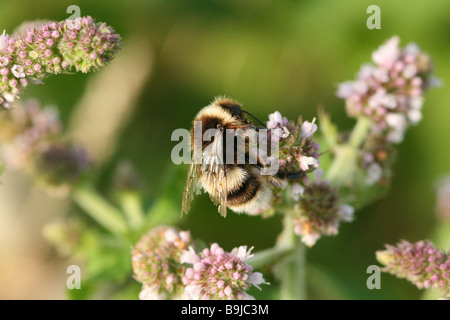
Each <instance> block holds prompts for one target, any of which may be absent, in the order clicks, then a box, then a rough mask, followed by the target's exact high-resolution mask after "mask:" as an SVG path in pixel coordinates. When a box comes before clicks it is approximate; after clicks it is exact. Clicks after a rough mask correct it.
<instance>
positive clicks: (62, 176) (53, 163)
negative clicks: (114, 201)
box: [0, 100, 90, 196]
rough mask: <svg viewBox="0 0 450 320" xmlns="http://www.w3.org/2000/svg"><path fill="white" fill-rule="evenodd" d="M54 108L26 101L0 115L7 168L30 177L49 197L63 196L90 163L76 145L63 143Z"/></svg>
mask: <svg viewBox="0 0 450 320" xmlns="http://www.w3.org/2000/svg"><path fill="white" fill-rule="evenodd" d="M62 133H63V128H62V124H61V121H60V119H59V115H58V112H57V109H55V108H52V107H46V108H42V107H41V106H40V104H39V103H38V102H37V101H34V100H29V101H26V102H25V103H23V105H20V106H19V108H14V109H11V110H9V111H8V112H1V113H0V155H1V156H2V157H3V158H4V159H5V163H6V164H7V166H9V167H11V168H13V169H15V170H17V171H20V172H23V173H25V174H28V175H30V176H31V177H32V178H33V179H34V180H35V181H36V182H37V183H38V184H39V185H40V186H41V187H43V188H44V189H45V190H46V191H47V192H49V193H50V194H52V195H59V196H66V195H67V194H68V193H69V192H70V190H71V189H72V187H73V185H75V184H76V183H78V182H79V181H80V180H81V178H82V176H83V175H84V173H85V172H86V171H87V169H88V168H89V167H90V160H89V157H88V155H87V153H86V152H85V150H84V149H82V148H81V147H79V146H75V145H73V144H72V143H71V142H70V141H63V140H62V138H61V135H62Z"/></svg>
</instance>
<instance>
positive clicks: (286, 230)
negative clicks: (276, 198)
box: [275, 212, 306, 300]
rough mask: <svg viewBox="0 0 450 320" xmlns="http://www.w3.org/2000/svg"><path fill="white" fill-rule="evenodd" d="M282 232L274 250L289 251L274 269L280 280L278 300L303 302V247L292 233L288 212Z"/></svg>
mask: <svg viewBox="0 0 450 320" xmlns="http://www.w3.org/2000/svg"><path fill="white" fill-rule="evenodd" d="M283 222H284V225H283V231H282V232H281V234H280V236H279V238H278V241H277V244H276V248H277V249H278V250H280V251H282V252H284V251H287V250H290V251H291V253H290V254H288V255H287V256H286V257H285V258H284V259H282V260H281V261H280V262H279V263H278V264H277V265H276V267H275V274H276V275H277V276H278V279H279V280H280V299H282V300H304V299H305V298H306V281H305V280H306V268H305V265H306V257H305V246H304V245H303V244H302V243H300V241H299V238H298V237H297V236H296V235H295V233H294V223H293V221H292V216H291V215H290V214H289V212H287V213H285V215H284V221H283Z"/></svg>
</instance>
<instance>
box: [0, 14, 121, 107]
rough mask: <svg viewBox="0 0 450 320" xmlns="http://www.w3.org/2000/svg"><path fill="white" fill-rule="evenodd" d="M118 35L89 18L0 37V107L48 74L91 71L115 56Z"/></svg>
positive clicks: (38, 26) (46, 25) (103, 24)
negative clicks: (31, 83)
mask: <svg viewBox="0 0 450 320" xmlns="http://www.w3.org/2000/svg"><path fill="white" fill-rule="evenodd" d="M119 46H120V36H119V35H118V34H116V33H115V32H114V30H113V29H112V28H111V27H110V26H108V25H106V24H105V23H95V21H94V19H93V18H91V17H83V18H76V19H75V20H64V21H62V22H53V21H52V22H48V23H44V24H40V25H39V24H38V25H36V26H31V27H30V28H29V29H27V30H26V31H23V32H21V33H18V34H12V35H7V34H3V35H1V36H0V108H2V107H3V108H9V107H10V106H11V104H12V103H13V102H14V101H15V100H16V99H17V97H18V95H19V94H20V92H21V91H22V90H23V88H25V87H27V86H28V84H29V83H30V82H39V81H40V80H41V79H44V78H46V77H48V76H49V75H52V74H60V73H69V72H73V71H81V72H83V73H86V72H89V71H95V70H97V69H99V68H100V67H103V66H104V65H105V64H107V63H108V62H109V61H111V59H112V58H113V57H114V55H115V54H116V53H117V51H118V49H119Z"/></svg>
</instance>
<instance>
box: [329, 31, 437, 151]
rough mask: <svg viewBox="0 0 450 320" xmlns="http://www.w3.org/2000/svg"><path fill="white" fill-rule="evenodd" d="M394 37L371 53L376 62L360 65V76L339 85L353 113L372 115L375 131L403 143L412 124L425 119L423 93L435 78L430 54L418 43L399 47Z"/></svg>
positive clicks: (393, 140) (341, 93) (348, 109)
mask: <svg viewBox="0 0 450 320" xmlns="http://www.w3.org/2000/svg"><path fill="white" fill-rule="evenodd" d="M399 42H400V40H399V38H398V37H393V38H391V39H389V40H388V41H387V42H386V43H385V44H384V45H382V46H380V48H378V50H376V51H375V52H374V53H373V54H372V60H373V62H374V63H375V64H365V65H363V66H362V67H361V69H360V71H359V73H358V75H357V79H356V80H354V81H348V82H344V83H342V84H340V85H339V88H338V91H337V96H338V97H340V98H343V99H345V101H346V107H347V113H348V114H349V116H350V117H359V116H366V117H369V118H370V119H372V121H373V125H372V131H373V132H374V133H376V134H383V135H386V136H387V139H388V141H390V142H391V143H400V142H401V141H402V140H403V136H404V133H405V131H406V129H407V128H408V127H409V126H410V125H414V124H416V123H418V122H419V121H420V120H421V119H422V112H421V109H422V104H423V94H424V92H425V91H426V90H427V89H428V88H429V87H430V86H432V85H435V84H436V79H435V78H433V77H432V76H431V72H432V69H433V66H432V62H431V58H430V57H429V56H428V55H426V54H425V53H423V52H422V51H421V50H420V48H419V47H418V46H417V45H416V44H413V43H411V44H408V45H407V46H406V47H405V48H403V49H400V48H399Z"/></svg>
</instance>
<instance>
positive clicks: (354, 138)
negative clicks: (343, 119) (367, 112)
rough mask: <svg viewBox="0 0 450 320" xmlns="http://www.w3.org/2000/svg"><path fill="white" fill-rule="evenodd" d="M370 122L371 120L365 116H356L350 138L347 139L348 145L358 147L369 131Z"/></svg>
mask: <svg viewBox="0 0 450 320" xmlns="http://www.w3.org/2000/svg"><path fill="white" fill-rule="evenodd" d="M371 123H372V122H371V120H370V119H369V118H367V117H359V118H358V121H357V122H356V125H355V127H354V128H353V131H352V133H351V134H350V138H349V139H348V144H349V145H350V147H352V148H354V149H359V147H360V146H361V144H362V143H363V142H364V140H365V139H366V137H367V134H368V133H369V129H370V125H371Z"/></svg>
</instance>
